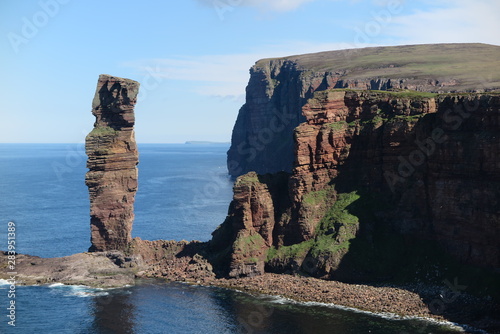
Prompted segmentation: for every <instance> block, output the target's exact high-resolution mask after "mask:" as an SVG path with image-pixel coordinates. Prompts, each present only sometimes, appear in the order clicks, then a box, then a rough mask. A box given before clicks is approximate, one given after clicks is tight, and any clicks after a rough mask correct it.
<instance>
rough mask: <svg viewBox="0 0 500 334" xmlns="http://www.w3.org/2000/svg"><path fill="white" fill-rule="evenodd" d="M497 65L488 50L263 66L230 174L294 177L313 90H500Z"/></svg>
mask: <svg viewBox="0 0 500 334" xmlns="http://www.w3.org/2000/svg"><path fill="white" fill-rule="evenodd" d="M450 64H453V68H450ZM499 65H500V47H499V46H494V45H486V44H434V45H409V46H396V47H377V48H364V49H352V50H342V51H330V52H320V53H314V54H306V55H299V56H290V57H284V58H274V59H263V60H260V61H258V62H257V63H256V64H255V65H254V66H253V67H252V68H251V69H250V81H249V83H248V86H247V88H246V102H245V104H244V105H243V106H242V107H241V109H240V111H239V114H238V118H237V120H236V124H235V126H234V129H233V133H232V139H231V148H230V149H229V151H228V160H227V164H228V169H229V173H230V174H231V175H233V176H235V177H236V176H239V175H242V174H245V173H247V172H250V171H255V172H257V173H259V174H265V173H274V172H278V171H286V172H291V171H292V167H293V161H294V155H293V147H294V146H293V145H294V144H293V139H292V138H293V136H292V134H293V131H294V129H295V128H296V127H297V126H298V125H299V124H300V123H302V122H304V121H305V118H304V116H303V115H302V107H303V106H304V104H306V102H307V100H308V99H309V98H312V96H313V94H314V92H315V91H321V90H325V89H329V88H349V89H359V90H368V89H369V90H404V89H410V90H416V91H427V92H435V93H447V92H468V91H471V92H483V91H493V90H498V89H500V74H498V73H499V72H498V71H492V69H495V68H498V66H499ZM276 154H279V155H280V159H276V158H275V155H276Z"/></svg>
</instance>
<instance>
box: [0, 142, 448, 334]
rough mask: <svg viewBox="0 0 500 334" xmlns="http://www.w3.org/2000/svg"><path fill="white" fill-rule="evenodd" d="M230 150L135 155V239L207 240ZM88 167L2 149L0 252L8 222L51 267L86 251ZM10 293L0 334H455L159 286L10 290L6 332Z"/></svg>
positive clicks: (67, 155) (223, 205)
mask: <svg viewBox="0 0 500 334" xmlns="http://www.w3.org/2000/svg"><path fill="white" fill-rule="evenodd" d="M227 149H228V146H227V145H187V144H186V145H185V144H147V145H139V150H140V163H139V190H138V193H137V196H136V205H135V214H136V218H135V223H134V229H133V235H134V237H141V238H143V239H149V240H154V239H176V240H181V239H186V240H201V241H206V240H209V239H210V237H211V236H210V233H211V232H212V231H213V230H214V229H215V228H216V227H217V226H218V225H219V224H220V223H222V221H223V220H224V218H225V216H226V214H227V208H228V205H229V202H230V200H231V196H232V183H231V180H230V179H229V178H228V176H227V172H226V167H225V159H226V151H227ZM85 161H86V156H85V153H84V149H83V145H81V144H80V145H77V144H0V250H5V249H6V248H7V247H6V246H7V225H8V222H9V221H13V222H15V224H16V227H17V231H16V234H17V235H16V237H17V251H18V252H19V253H27V254H32V255H38V256H43V257H56V256H66V255H71V254H74V253H78V252H83V251H86V250H87V249H88V247H89V246H90V240H89V200H88V192H87V188H86V186H85V184H84V177H85V173H86V167H85ZM1 270H3V269H1ZM0 283H1V282H0ZM3 283H5V282H3ZM8 292H9V288H8V285H0V333H72V334H73V333H82V334H83V333H203V334H211V333H214V334H215V333H311V334H316V333H339V334H340V333H401V334H402V333H436V334H437V333H456V332H457V330H456V329H452V328H450V327H449V326H444V325H438V324H431V323H428V322H423V321H417V320H394V319H387V318H383V317H380V316H374V315H371V314H365V313H358V312H353V311H349V310H343V309H338V308H335V307H331V306H330V307H329V306H325V305H315V304H309V305H305V304H298V303H293V302H291V301H287V300H284V299H282V298H277V297H269V296H260V297H259V296H257V297H253V296H249V295H246V294H243V293H240V292H237V291H230V290H225V289H219V288H208V287H200V286H189V285H186V284H180V283H165V282H163V281H156V280H144V281H139V282H138V284H137V285H136V286H133V287H127V288H122V289H113V290H98V289H89V288H87V287H84V286H62V285H60V284H55V285H50V286H34V287H17V289H16V298H15V301H16V322H15V324H16V326H15V327H12V326H10V325H8V324H7V322H8V321H9V319H8V317H7V314H8V310H7V307H8V305H9V301H10V300H11V299H10V298H9V297H8Z"/></svg>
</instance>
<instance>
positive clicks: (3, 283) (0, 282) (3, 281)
mask: <svg viewBox="0 0 500 334" xmlns="http://www.w3.org/2000/svg"><path fill="white" fill-rule="evenodd" d="M10 283H11V282H10V281H7V280H6V279H0V286H2V285H10Z"/></svg>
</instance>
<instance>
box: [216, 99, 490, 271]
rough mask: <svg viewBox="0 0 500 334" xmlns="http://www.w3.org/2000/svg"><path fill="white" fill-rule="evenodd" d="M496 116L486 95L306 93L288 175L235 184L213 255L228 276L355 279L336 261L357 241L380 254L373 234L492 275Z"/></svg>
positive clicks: (254, 177)
mask: <svg viewBox="0 0 500 334" xmlns="http://www.w3.org/2000/svg"><path fill="white" fill-rule="evenodd" d="M499 107H500V100H499V96H498V95H495V94H489V95H488V94H462V95H460V94H457V95H443V96H433V95H432V94H419V93H405V92H401V93H389V92H388V93H383V92H380V93H376V92H367V91H346V90H329V91H323V92H317V93H316V94H315V97H314V98H313V99H310V100H309V102H308V104H306V105H305V106H304V108H303V112H304V116H305V117H306V119H307V121H306V122H304V123H302V124H301V125H300V126H298V127H297V128H296V129H295V131H294V141H295V163H294V169H293V172H292V173H291V175H289V176H288V175H286V174H284V173H283V174H275V175H266V176H260V175H257V174H254V173H250V174H247V175H244V176H242V177H240V178H238V180H237V182H236V185H235V197H234V199H233V203H232V204H231V208H230V211H229V216H228V219H227V220H226V222H225V223H224V224H223V225H222V226H221V227H220V228H219V230H218V231H216V232H215V233H214V239H213V240H212V243H213V247H214V249H215V250H216V251H219V252H220V254H222V255H221V258H222V260H221V261H222V262H223V263H226V265H227V268H229V270H228V272H229V273H230V275H231V276H239V275H240V276H241V275H249V274H250V275H252V274H258V273H260V272H262V267H263V266H267V269H269V270H272V271H278V272H286V271H296V270H299V269H301V270H305V271H307V272H309V273H311V274H314V275H316V276H319V277H325V278H336V277H337V278H340V277H351V278H352V277H355V276H357V277H358V278H359V277H360V276H361V275H362V274H366V275H368V274H367V273H365V272H363V270H362V268H354V269H353V268H352V267H355V265H351V268H350V269H349V270H345V269H343V268H342V261H344V263H345V260H343V259H344V256H345V255H346V254H349V252H352V249H351V248H352V247H350V245H352V244H353V242H354V241H356V240H358V241H359V240H363V243H364V248H366V249H370V247H372V248H373V247H375V248H376V247H379V245H378V244H377V243H376V241H373V240H372V238H373V235H387V236H389V235H396V236H397V235H400V236H408V238H411V239H412V240H413V239H414V238H417V239H421V240H431V241H435V242H437V243H439V245H440V246H441V247H442V249H444V250H445V252H446V253H448V254H451V255H453V256H454V257H455V258H456V259H458V260H459V261H460V262H462V263H469V264H473V265H477V266H482V267H486V268H490V269H493V268H498V267H500V249H499V246H498V242H496V241H495V240H498V238H499V237H500V217H499V214H500V212H499V211H498V208H499V198H500V193H499V191H498V189H499V188H500V187H499V186H500V184H499V181H500V174H499V172H498V171H499V170H500V160H499V159H498V153H499V152H500V136H498V133H499V126H500V124H499V121H500V117H499ZM270 184H272V187H271V186H269V185H270ZM273 210H274V212H273ZM263 226H264V227H265V228H263ZM270 228H272V232H271V233H270V232H269V229H270ZM270 235H271V236H272V238H269V236H270ZM221 236H224V237H221ZM245 238H248V239H251V240H252V241H257V240H258V241H259V242H249V241H248V240H246V239H245ZM397 238H399V237H397ZM405 238H406V237H405ZM242 240H246V241H245V245H246V246H247V247H246V248H244V247H239V244H240V243H241V241H242ZM401 240H402V239H401ZM354 244H355V243H354ZM224 252H226V253H224ZM266 253H267V256H266V259H265V260H264V261H262V260H261V259H263V258H264V254H266ZM376 260H377V259H373V261H374V262H375V261H376ZM224 261H225V262H224ZM344 267H346V266H345V265H344ZM347 267H349V266H347ZM342 275H344V276H342ZM366 277H368V276H366Z"/></svg>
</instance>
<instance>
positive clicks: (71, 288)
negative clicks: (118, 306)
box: [47, 283, 110, 297]
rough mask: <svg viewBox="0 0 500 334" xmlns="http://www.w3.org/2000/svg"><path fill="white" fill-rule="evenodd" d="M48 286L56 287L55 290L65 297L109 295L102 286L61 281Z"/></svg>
mask: <svg viewBox="0 0 500 334" xmlns="http://www.w3.org/2000/svg"><path fill="white" fill-rule="evenodd" d="M47 287H48V288H56V289H57V290H56V291H59V292H62V293H64V296H65V297H101V296H107V295H109V293H108V292H106V291H105V290H110V289H104V288H91V287H89V286H86V285H67V284H62V283H53V284H50V285H48V286H47Z"/></svg>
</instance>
